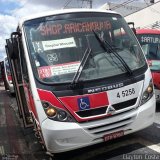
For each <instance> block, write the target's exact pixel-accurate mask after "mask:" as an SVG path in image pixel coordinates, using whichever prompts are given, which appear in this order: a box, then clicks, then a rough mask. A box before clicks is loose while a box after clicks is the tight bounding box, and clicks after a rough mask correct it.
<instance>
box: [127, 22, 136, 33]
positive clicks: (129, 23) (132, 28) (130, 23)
mask: <svg viewBox="0 0 160 160" xmlns="http://www.w3.org/2000/svg"><path fill="white" fill-rule="evenodd" d="M128 25H129V26H130V25H132V27H130V28H131V30H132V31H133V33H134V34H135V35H136V29H135V28H134V22H128Z"/></svg>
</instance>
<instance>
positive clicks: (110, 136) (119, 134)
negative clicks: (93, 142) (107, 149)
mask: <svg viewBox="0 0 160 160" xmlns="http://www.w3.org/2000/svg"><path fill="white" fill-rule="evenodd" d="M122 136H124V131H118V132H114V133H110V134H107V135H105V136H104V141H110V140H112V139H116V138H119V137H122Z"/></svg>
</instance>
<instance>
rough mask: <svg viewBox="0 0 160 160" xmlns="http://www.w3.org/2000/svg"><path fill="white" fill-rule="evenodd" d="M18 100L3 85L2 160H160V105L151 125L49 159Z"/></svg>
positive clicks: (0, 93) (0, 106)
mask: <svg viewBox="0 0 160 160" xmlns="http://www.w3.org/2000/svg"><path fill="white" fill-rule="evenodd" d="M16 113H17V107H16V101H15V97H12V96H10V95H9V93H8V92H7V91H5V90H4V87H2V86H0V159H2V160H51V159H53V160H157V159H160V104H157V110H156V116H155V122H154V124H153V125H152V126H150V127H148V128H146V129H144V130H142V131H139V132H137V133H134V134H131V135H128V136H124V137H121V138H119V139H116V140H113V141H110V142H107V143H101V144H97V145H94V146H90V147H85V148H82V149H78V150H75V151H70V152H67V153H63V154H56V155H54V157H52V158H50V156H49V155H47V154H46V153H45V151H43V149H42V148H41V146H40V145H39V144H38V142H37V140H36V138H35V137H34V134H33V131H32V129H27V130H24V129H23V125H22V123H21V121H20V119H19V118H18V116H17V114H16Z"/></svg>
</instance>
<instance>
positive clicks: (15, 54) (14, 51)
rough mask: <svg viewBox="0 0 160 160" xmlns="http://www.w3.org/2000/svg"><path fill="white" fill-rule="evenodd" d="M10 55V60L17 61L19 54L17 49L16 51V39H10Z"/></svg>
mask: <svg viewBox="0 0 160 160" xmlns="http://www.w3.org/2000/svg"><path fill="white" fill-rule="evenodd" d="M11 40H12V52H11V53H12V55H11V58H12V59H18V54H19V49H18V38H17V37H15V38H12V39H11Z"/></svg>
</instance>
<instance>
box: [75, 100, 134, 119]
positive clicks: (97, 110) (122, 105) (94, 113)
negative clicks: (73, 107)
mask: <svg viewBox="0 0 160 160" xmlns="http://www.w3.org/2000/svg"><path fill="white" fill-rule="evenodd" d="M136 101H137V98H134V99H130V100H128V101H125V102H121V103H117V104H113V105H112V106H113V107H114V109H115V110H116V111H119V110H121V109H124V108H127V107H131V106H133V105H135V104H136ZM107 107H108V106H103V107H100V108H95V109H89V110H83V111H78V112H76V114H77V115H78V116H79V117H81V118H88V117H92V116H100V115H105V114H106V110H107ZM115 114H116V113H115Z"/></svg>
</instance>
